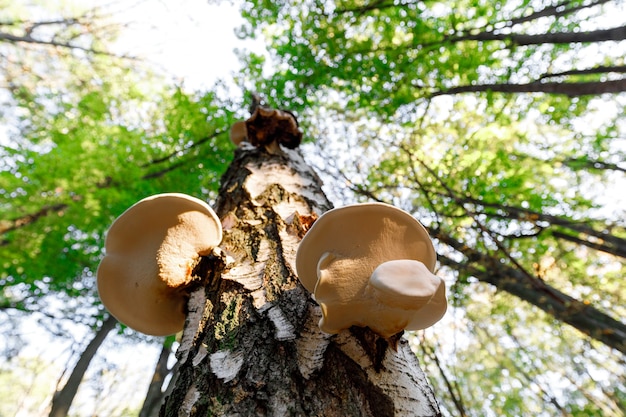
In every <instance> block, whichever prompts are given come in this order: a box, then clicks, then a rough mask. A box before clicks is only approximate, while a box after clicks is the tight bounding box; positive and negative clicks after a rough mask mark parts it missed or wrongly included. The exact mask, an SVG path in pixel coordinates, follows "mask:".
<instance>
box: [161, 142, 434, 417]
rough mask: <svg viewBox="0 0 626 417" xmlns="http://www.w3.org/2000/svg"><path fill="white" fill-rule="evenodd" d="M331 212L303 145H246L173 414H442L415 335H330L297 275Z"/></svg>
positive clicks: (227, 197)
mask: <svg viewBox="0 0 626 417" xmlns="http://www.w3.org/2000/svg"><path fill="white" fill-rule="evenodd" d="M329 208H331V204H330V202H329V201H328V199H327V198H326V197H325V195H324V194H323V192H322V190H321V182H320V180H319V179H318V177H317V175H316V174H315V173H314V172H313V170H312V169H311V168H309V167H308V166H307V165H306V163H305V162H304V160H303V158H302V156H301V154H300V152H299V150H297V149H295V150H290V149H286V148H282V147H281V148H280V149H278V148H277V147H275V148H274V151H273V152H272V153H270V152H268V151H267V150H266V149H265V148H263V147H261V148H256V147H253V146H252V145H250V144H247V143H245V144H244V146H242V147H240V148H239V149H238V150H237V151H236V153H235V159H234V161H233V162H232V164H231V166H230V168H229V169H228V171H227V172H226V173H225V174H224V176H223V177H222V184H221V190H220V194H219V198H218V201H217V208H216V211H217V214H218V215H219V217H220V219H221V220H222V224H223V228H224V239H223V241H222V244H221V245H220V250H218V251H215V252H214V254H213V255H211V256H208V257H204V258H202V261H201V262H200V264H199V265H198V266H197V267H196V269H195V273H196V275H197V276H198V277H200V278H201V279H202V285H200V286H199V287H198V288H197V289H195V290H193V291H192V293H191V295H190V300H189V304H188V308H189V314H188V317H187V322H186V325H185V330H184V332H183V336H182V339H181V345H180V347H179V349H178V352H177V356H178V359H179V362H180V369H179V373H178V376H177V380H176V385H175V387H174V389H173V391H172V393H171V395H170V396H169V397H168V398H167V400H166V402H165V404H164V405H163V407H162V408H161V412H160V415H161V416H203V417H204V416H327V417H329V416H341V417H345V416H376V417H384V416H437V415H440V413H439V408H438V406H437V402H436V400H435V397H434V395H433V392H432V389H431V388H430V386H429V384H428V382H427V380H426V377H425V375H424V373H423V372H422V370H421V369H420V367H419V364H418V362H417V358H416V356H415V355H414V354H413V352H412V351H411V350H410V348H409V346H408V343H407V342H406V340H404V339H402V340H400V341H399V343H398V345H397V350H394V349H393V348H392V347H390V346H388V343H387V341H385V340H383V339H381V338H378V337H377V336H376V335H375V334H373V333H372V332H370V331H369V330H368V329H360V328H352V329H350V330H346V331H343V332H342V333H340V334H338V335H334V336H331V335H327V334H324V333H322V332H321V331H320V330H319V328H318V326H317V323H318V321H319V319H320V317H321V312H320V309H319V307H318V306H317V305H316V303H315V302H314V301H313V300H312V298H311V296H310V294H309V293H308V292H307V290H306V289H304V288H303V287H302V286H301V285H300V283H299V281H298V279H297V277H296V273H295V254H296V249H297V247H298V243H299V241H300V239H301V238H302V236H303V235H304V233H305V231H306V227H307V225H308V223H310V221H311V220H312V218H314V217H315V216H319V215H321V214H322V213H323V212H324V211H326V210H328V209H329Z"/></svg>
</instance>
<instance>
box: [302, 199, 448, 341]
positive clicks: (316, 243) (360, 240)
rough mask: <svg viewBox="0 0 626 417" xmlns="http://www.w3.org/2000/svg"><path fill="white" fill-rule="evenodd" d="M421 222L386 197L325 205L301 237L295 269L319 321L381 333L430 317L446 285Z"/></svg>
mask: <svg viewBox="0 0 626 417" xmlns="http://www.w3.org/2000/svg"><path fill="white" fill-rule="evenodd" d="M435 263H436V253H435V249H434V247H433V245H432V242H431V240H430V237H429V236H428V232H427V231H426V229H425V228H424V227H423V226H422V225H421V224H420V223H419V222H418V221H417V220H416V219H415V218H413V217H412V216H411V215H410V214H408V213H406V212H405V211H403V210H400V209H398V208H396V207H393V206H390V205H388V204H381V203H369V204H356V205H351V206H346V207H341V208H337V209H333V210H330V211H328V212H326V213H324V214H323V215H322V216H321V217H320V218H319V219H318V220H317V221H316V222H315V223H314V224H313V226H312V227H311V229H310V230H309V231H308V232H307V234H306V235H305V236H304V238H303V239H302V241H301V242H300V246H299V248H298V252H297V255H296V269H297V272H298V277H299V279H300V281H301V282H302V285H304V287H305V288H306V289H308V290H309V291H310V292H312V293H313V294H314V296H315V299H316V301H317V302H318V303H319V304H320V307H321V309H322V315H323V317H322V319H321V320H320V328H321V329H322V330H323V331H325V332H327V333H337V332H339V331H340V330H342V329H346V328H349V327H350V326H353V325H356V326H362V327H365V326H367V327H369V328H370V329H372V330H373V331H375V332H376V333H378V334H380V335H381V336H383V337H390V336H392V335H394V334H396V333H398V332H400V331H402V330H403V329H408V330H418V329H423V328H426V327H429V326H431V325H432V324H434V323H436V322H437V321H438V320H439V319H441V317H442V316H443V314H444V313H445V311H446V308H447V304H446V298H445V285H444V282H443V280H442V279H441V278H439V277H437V276H436V275H434V274H433V271H434V267H435Z"/></svg>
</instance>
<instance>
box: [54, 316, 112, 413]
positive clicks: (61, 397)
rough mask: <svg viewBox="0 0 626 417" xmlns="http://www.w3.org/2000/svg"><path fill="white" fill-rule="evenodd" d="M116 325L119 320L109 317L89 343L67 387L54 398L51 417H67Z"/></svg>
mask: <svg viewBox="0 0 626 417" xmlns="http://www.w3.org/2000/svg"><path fill="white" fill-rule="evenodd" d="M116 324H117V320H116V319H115V317H113V316H109V317H108V318H107V319H106V320H105V321H104V323H102V326H101V327H100V329H98V331H97V332H96V335H95V336H94V338H93V339H92V340H91V342H89V344H88V345H87V347H86V348H85V350H84V351H83V353H82V355H80V358H79V359H78V362H76V365H75V366H74V369H73V370H72V374H71V375H70V377H69V379H68V380H67V383H66V384H65V386H64V387H63V388H62V389H61V390H60V391H57V392H56V393H55V394H54V397H52V409H51V410H50V414H49V416H50V417H65V416H67V413H68V412H69V410H70V406H71V405H72V401H73V400H74V397H75V396H76V392H77V391H78V387H79V386H80V383H81V381H82V380H83V376H84V375H85V372H86V371H87V368H88V367H89V364H90V363H91V360H92V359H93V358H94V356H96V352H98V348H99V347H100V345H102V342H104V339H105V338H106V337H107V335H108V334H109V332H110V331H111V330H113V329H114V328H115V325H116Z"/></svg>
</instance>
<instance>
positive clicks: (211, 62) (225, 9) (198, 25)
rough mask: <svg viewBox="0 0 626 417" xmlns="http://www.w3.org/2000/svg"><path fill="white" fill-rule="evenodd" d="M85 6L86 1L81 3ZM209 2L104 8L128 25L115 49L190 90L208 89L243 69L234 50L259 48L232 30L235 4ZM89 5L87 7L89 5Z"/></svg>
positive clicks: (237, 22)
mask: <svg viewBox="0 0 626 417" xmlns="http://www.w3.org/2000/svg"><path fill="white" fill-rule="evenodd" d="M85 1H86V0H85ZM209 3H210V1H209V0H183V1H175V0H158V1H154V0H152V1H148V0H140V1H137V2H134V3H128V2H121V1H120V2H117V3H107V4H109V6H108V9H109V10H111V11H119V10H122V13H120V15H119V16H118V17H120V18H121V19H122V20H123V21H124V22H127V23H128V24H129V26H128V28H127V29H125V30H124V32H123V33H122V34H121V36H120V39H119V41H118V42H117V45H116V48H119V51H120V52H121V53H125V54H130V55H133V56H139V57H141V58H144V59H146V60H148V61H149V62H153V63H154V64H155V65H156V66H157V67H159V68H161V69H163V70H165V71H166V72H168V73H170V74H172V76H173V77H175V78H177V79H179V80H182V81H184V84H185V85H186V86H188V87H190V88H193V89H201V88H203V87H209V86H211V85H212V84H213V81H215V79H216V78H218V77H227V76H228V75H229V74H230V73H231V72H232V71H236V70H238V69H239V68H241V65H240V64H239V62H238V59H237V55H236V53H235V49H242V48H247V49H255V50H258V49H259V48H260V47H261V46H262V45H260V44H259V43H254V42H253V41H250V40H246V41H242V40H240V39H238V38H237V36H236V35H235V28H237V27H239V26H241V24H242V23H243V19H242V18H241V16H240V14H239V10H238V8H237V6H236V5H235V4H231V3H230V2H227V1H222V2H219V3H220V4H209ZM88 4H89V2H88Z"/></svg>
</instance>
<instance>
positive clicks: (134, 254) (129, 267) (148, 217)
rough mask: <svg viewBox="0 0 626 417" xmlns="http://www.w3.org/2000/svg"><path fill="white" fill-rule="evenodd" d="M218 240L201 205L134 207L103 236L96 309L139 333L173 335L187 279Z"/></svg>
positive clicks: (180, 198) (163, 201) (176, 201)
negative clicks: (103, 309) (104, 310)
mask: <svg viewBox="0 0 626 417" xmlns="http://www.w3.org/2000/svg"><path fill="white" fill-rule="evenodd" d="M221 240H222V227H221V224H220V221H219V219H218V218H217V216H216V214H215V213H214V212H213V210H212V209H211V207H209V205H208V204H206V203H205V202H204V201H202V200H199V199H197V198H194V197H191V196H188V195H185V194H178V193H171V194H158V195H154V196H151V197H148V198H145V199H143V200H141V201H139V202H138V203H136V204H134V205H133V206H132V207H130V208H129V209H128V210H126V211H125V212H124V213H122V215H120V216H119V217H118V218H117V219H116V220H115V221H114V222H113V224H112V225H111V228H110V229H109V232H108V234H107V238H106V241H105V249H106V254H105V257H104V258H103V259H102V262H101V263H100V266H99V267H98V293H99V295H100V299H101V300H102V303H103V304H104V306H105V307H106V308H107V309H108V310H109V311H110V312H111V314H113V316H115V317H116V318H117V319H118V320H119V321H120V322H122V323H124V324H126V325H127V326H128V327H131V328H133V329H135V330H137V331H140V332H142V333H146V334H150V335H155V336H164V335H169V334H174V333H177V332H178V331H180V330H182V328H183V326H184V323H185V315H186V313H185V309H186V301H187V291H186V289H187V287H188V286H189V284H190V282H191V280H192V275H191V273H192V271H193V269H194V267H195V265H196V264H197V262H198V261H199V259H200V256H202V255H208V254H210V253H211V252H212V250H213V249H214V248H215V247H216V246H217V245H218V244H219V243H220V242H221Z"/></svg>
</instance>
